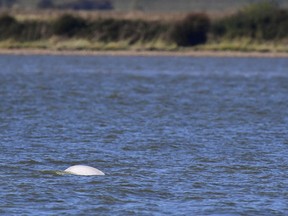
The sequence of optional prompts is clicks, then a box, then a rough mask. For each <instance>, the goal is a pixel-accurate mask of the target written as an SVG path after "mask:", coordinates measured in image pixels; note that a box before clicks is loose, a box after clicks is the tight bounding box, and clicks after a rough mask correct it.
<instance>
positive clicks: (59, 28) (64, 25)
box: [53, 14, 87, 37]
mask: <svg viewBox="0 0 288 216" xmlns="http://www.w3.org/2000/svg"><path fill="white" fill-rule="evenodd" d="M86 27H87V22H86V21H85V20H84V19H82V18H80V17H74V16H72V15H67V14H66V15H63V16H61V17H59V18H58V19H57V20H56V21H55V22H54V23H53V33H54V34H55V35H60V36H67V37H72V36H77V35H79V34H81V33H82V31H83V30H84V29H85V28H86Z"/></svg>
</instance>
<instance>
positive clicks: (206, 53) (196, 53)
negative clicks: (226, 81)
mask: <svg viewBox="0 0 288 216" xmlns="http://www.w3.org/2000/svg"><path fill="white" fill-rule="evenodd" d="M0 55H79V56H187V57H189V56H190V57H257V58H288V53H287V52H255V51H253V52H241V51H212V50H182V51H147V50H113V51H112V50H110V51H109V50H106V51H96V50H48V49H0Z"/></svg>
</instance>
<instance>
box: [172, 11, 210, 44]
mask: <svg viewBox="0 0 288 216" xmlns="http://www.w3.org/2000/svg"><path fill="white" fill-rule="evenodd" d="M209 27H210V20H209V18H208V17H207V16H206V15H205V14H189V15H187V16H186V17H185V18H184V19H183V20H181V21H179V22H178V23H176V24H175V26H174V27H173V28H172V31H171V39H172V40H173V41H174V42H176V44H177V45H179V46H193V45H197V44H203V43H205V42H206V41H207V33H208V30H209Z"/></svg>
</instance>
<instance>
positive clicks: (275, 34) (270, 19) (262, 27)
mask: <svg viewBox="0 0 288 216" xmlns="http://www.w3.org/2000/svg"><path fill="white" fill-rule="evenodd" d="M212 33H213V34H214V35H215V36H216V37H223V36H224V37H227V38H240V37H250V38H252V39H260V40H273V39H280V38H283V37H286V36H288V12H287V11H285V10H282V9H280V8H278V6H277V5H275V4H272V3H268V2H264V3H258V4H252V5H250V6H248V7H246V8H244V9H243V10H241V11H239V12H238V13H237V14H235V15H232V16H230V17H226V18H223V19H221V20H219V21H218V22H215V23H214V24H213V28H212Z"/></svg>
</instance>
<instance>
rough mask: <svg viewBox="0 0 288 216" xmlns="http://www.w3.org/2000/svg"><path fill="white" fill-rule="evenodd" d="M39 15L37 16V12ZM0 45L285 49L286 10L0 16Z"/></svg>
mask: <svg viewBox="0 0 288 216" xmlns="http://www.w3.org/2000/svg"><path fill="white" fill-rule="evenodd" d="M39 16H40V15H39ZM0 48H1V49H47V50H91V51H93V50H101V51H105V50H149V51H153V50H158V51H183V50H187V49H189V50H195V51H199V50H202V51H207V50H211V51H241V52H252V51H257V52H288V11H287V10H283V9H281V8H278V6H277V5H274V4H271V3H262V4H257V5H251V6H249V7H245V8H243V9H242V10H240V11H239V12H237V13H235V14H232V15H229V16H226V17H224V18H221V19H216V20H214V19H211V18H209V17H208V16H207V15H206V14H188V15H186V16H184V17H181V18H180V17H179V16H178V17H177V19H159V18H158V19H140V18H139V17H136V18H134V19H133V18H131V17H130V18H129V19H127V18H123V17H118V18H116V17H103V16H100V17H87V16H86V17H85V16H80V15H75V14H59V15H58V16H55V15H54V16H52V18H50V19H48V18H47V17H46V18H45V19H43V17H42V19H35V17H34V18H33V19H27V18H23V17H21V18H19V16H13V14H10V15H9V14H3V15H2V16H0Z"/></svg>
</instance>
